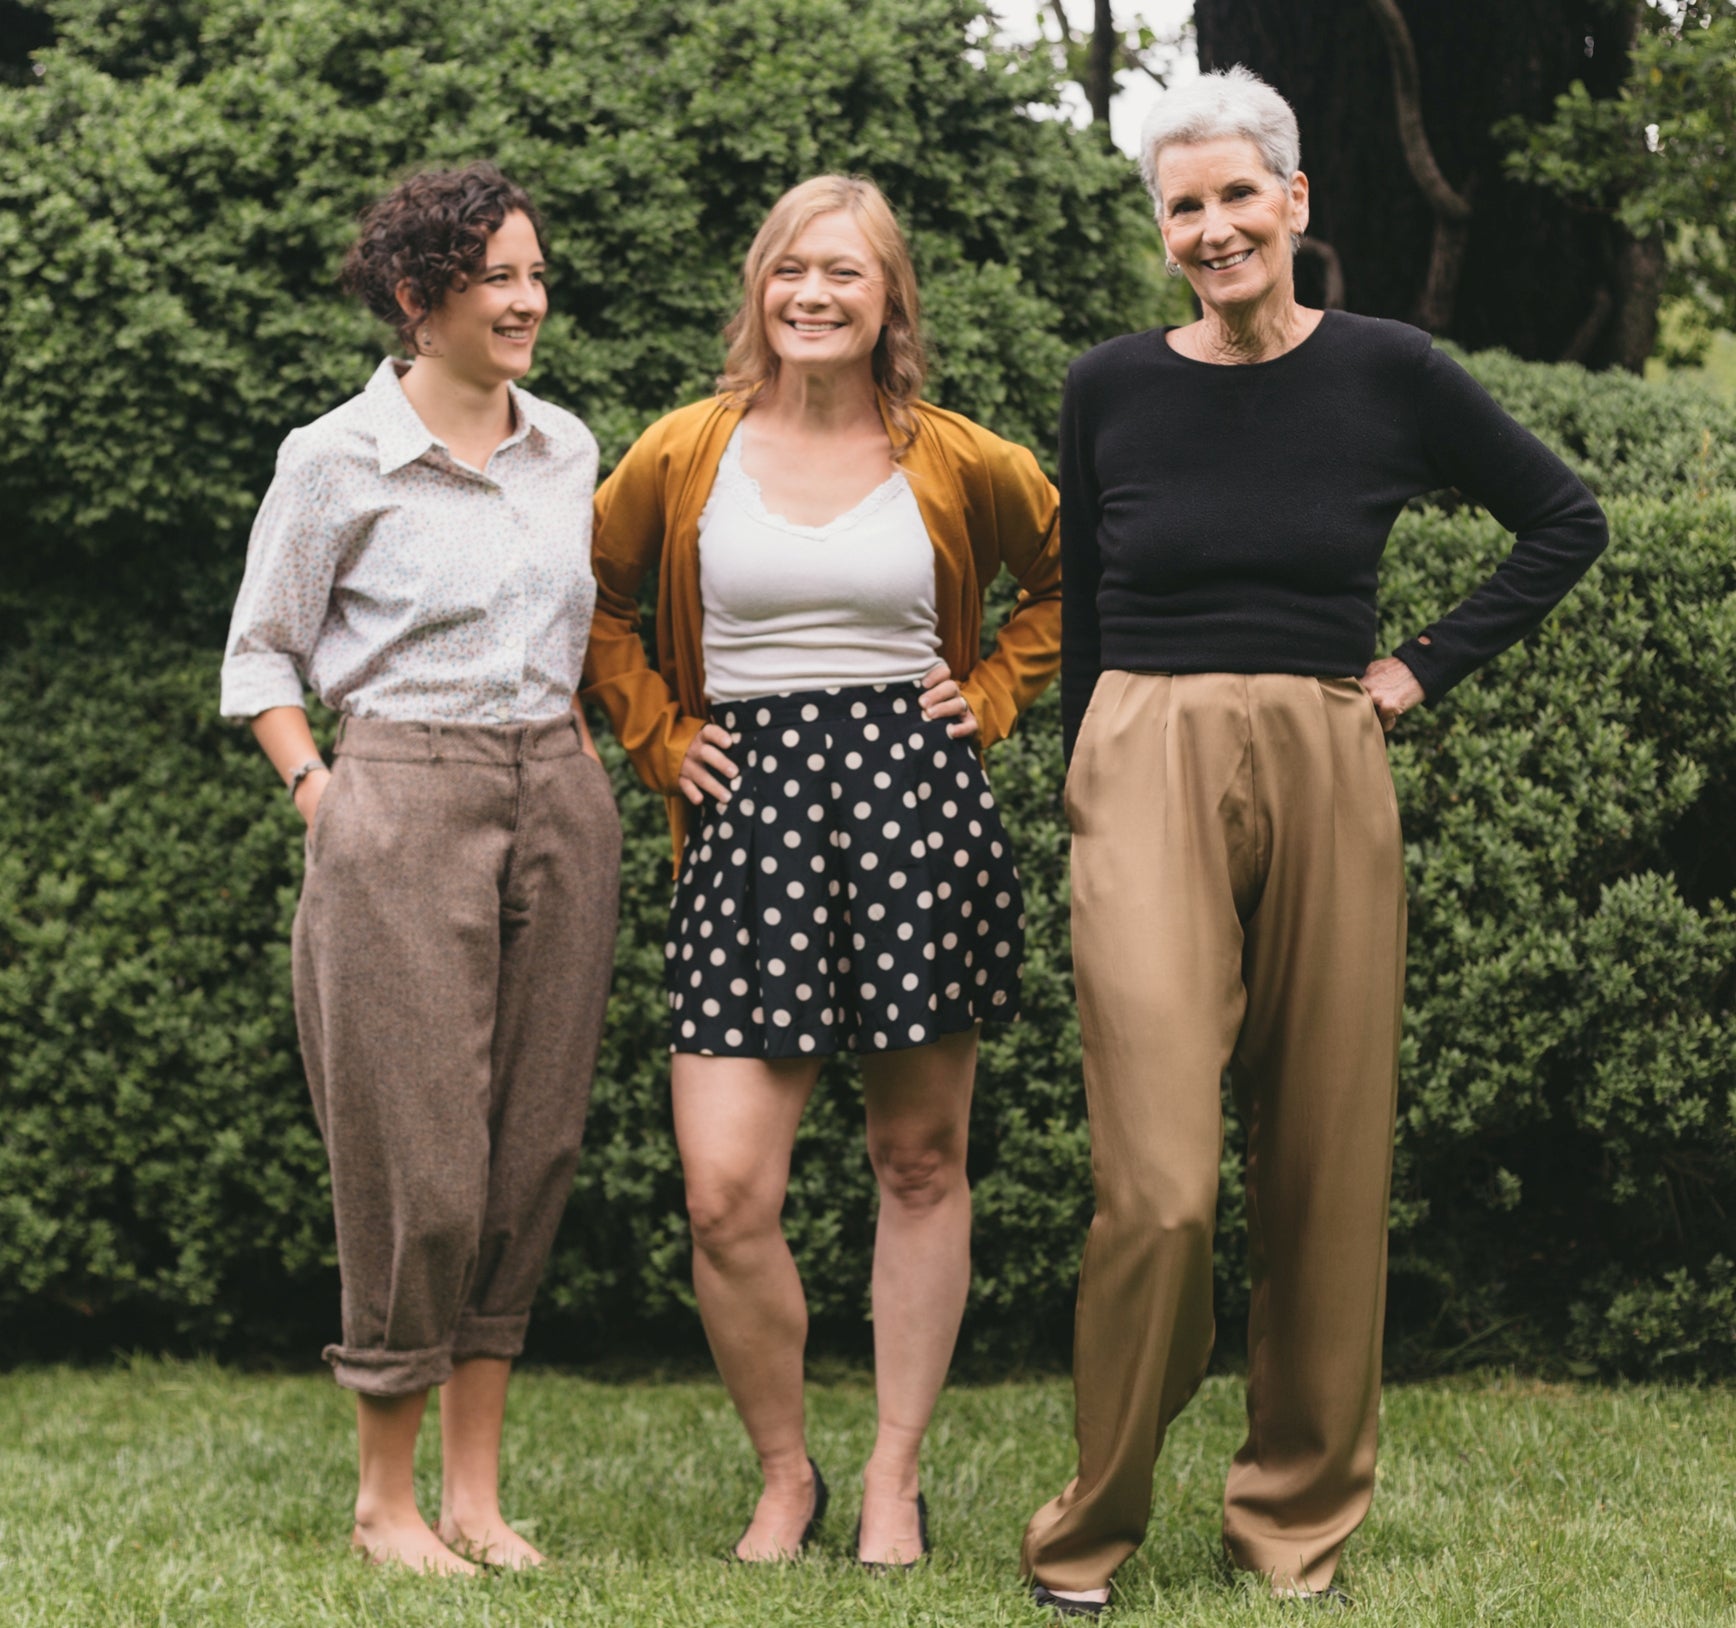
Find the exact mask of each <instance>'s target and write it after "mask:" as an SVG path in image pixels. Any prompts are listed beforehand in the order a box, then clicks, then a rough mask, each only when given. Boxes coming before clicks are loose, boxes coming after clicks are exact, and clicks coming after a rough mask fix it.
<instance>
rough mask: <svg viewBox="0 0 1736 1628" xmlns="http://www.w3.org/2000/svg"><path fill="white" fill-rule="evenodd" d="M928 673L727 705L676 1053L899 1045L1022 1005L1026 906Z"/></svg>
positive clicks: (702, 842) (688, 915) (684, 940)
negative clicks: (930, 705) (929, 706)
mask: <svg viewBox="0 0 1736 1628" xmlns="http://www.w3.org/2000/svg"><path fill="white" fill-rule="evenodd" d="M920 694H921V686H920V685H917V684H872V685H860V686H853V687H850V688H847V689H836V690H804V691H800V692H798V693H796V694H793V695H774V696H766V697H764V698H762V699H760V700H757V701H733V702H724V703H719V704H717V705H715V706H713V708H712V720H713V722H715V723H719V724H722V725H723V727H724V728H725V729H727V730H729V731H730V733H731V734H732V735H734V736H735V737H736V741H737V744H736V745H735V747H734V748H733V750H732V751H731V753H730V756H731V758H732V759H733V761H734V763H735V765H736V767H737V769H739V770H740V776H739V778H738V779H737V780H736V781H735V782H734V783H733V785H732V787H731V790H732V793H733V795H732V796H731V798H730V800H729V802H728V803H727V804H725V805H723V806H721V807H720V806H719V805H718V804H716V803H715V802H713V801H712V800H711V799H710V798H707V799H706V801H705V802H704V803H703V804H702V805H701V807H700V808H699V810H698V818H697V820H692V821H690V822H689V836H688V840H687V847H686V850H685V853H684V855H683V859H682V866H681V872H680V876H679V878H678V879H677V881H676V885H675V898H674V902H673V903H672V904H671V905H670V910H669V940H668V943H667V944H666V945H665V946H664V950H665V956H666V960H665V963H664V965H665V983H666V987H667V990H668V998H669V1020H670V1048H671V1049H672V1050H674V1051H687V1052H698V1053H701V1054H703V1055H705V1056H717V1057H803V1056H823V1055H825V1054H826V1053H828V1052H835V1051H899V1050H902V1049H903V1048H905V1047H908V1046H921V1045H926V1044H927V1043H928V1042H930V1041H932V1040H935V1039H938V1038H939V1037H940V1036H941V1035H944V1034H953V1033H956V1032H958V1031H959V1030H963V1029H968V1028H970V1027H971V1026H972V1025H974V1024H977V1023H982V1022H995V1023H1010V1022H1012V1021H1013V1019H1014V1018H1015V1017H1017V1015H1018V1009H1019V975H1020V972H1021V970H1022V967H1021V963H1022V962H1023V960H1024V945H1025V916H1024V900H1023V898H1022V896H1021V894H1020V891H1019V872H1018V869H1017V867H1016V866H1015V865H1014V864H1013V855H1012V848H1011V845H1010V844H1009V843H1008V841H1007V834H1006V831H1005V830H1004V829H1003V828H1002V826H1001V820H1000V815H999V813H998V812H997V811H996V809H995V800H994V796H993V794H992V793H991V792H990V791H989V784H988V780H987V777H986V776H985V775H984V774H983V768H982V763H981V761H980V759H979V758H978V757H977V754H976V750H975V748H974V747H973V746H972V745H971V743H970V742H969V741H968V740H954V739H952V738H951V737H950V736H949V735H948V734H947V732H946V724H945V723H944V722H943V721H941V720H938V719H937V720H935V721H934V722H933V723H928V722H925V721H924V720H923V717H922V710H921V707H920V705H919V704H918V699H917V698H918V696H919V695H920Z"/></svg>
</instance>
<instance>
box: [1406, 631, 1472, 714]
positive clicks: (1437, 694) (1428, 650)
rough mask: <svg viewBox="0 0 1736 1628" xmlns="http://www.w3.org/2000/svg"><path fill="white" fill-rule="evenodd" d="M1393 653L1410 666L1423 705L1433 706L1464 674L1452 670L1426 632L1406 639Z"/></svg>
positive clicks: (1438, 647)
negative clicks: (1419, 689)
mask: <svg viewBox="0 0 1736 1628" xmlns="http://www.w3.org/2000/svg"><path fill="white" fill-rule="evenodd" d="M1393 655H1394V656H1395V657H1396V658H1397V659H1398V660H1399V661H1402V662H1403V663H1404V664H1405V666H1407V667H1408V668H1410V670H1411V672H1412V674H1413V675H1414V676H1415V678H1416V681H1417V683H1419V684H1420V685H1422V687H1423V704H1424V705H1425V706H1433V705H1434V703H1435V702H1437V701H1438V700H1440V698H1441V697H1442V696H1443V695H1445V694H1446V693H1447V691H1448V690H1450V689H1451V688H1452V687H1453V686H1454V685H1455V684H1457V683H1458V682H1459V680H1460V679H1461V678H1462V677H1463V676H1464V675H1463V674H1462V673H1455V672H1454V671H1453V670H1452V664H1451V663H1450V662H1449V661H1448V660H1447V658H1446V657H1445V656H1443V655H1442V654H1441V651H1440V646H1439V645H1438V644H1436V643H1434V642H1433V640H1432V639H1431V638H1430V636H1429V635H1428V634H1426V633H1421V634H1418V635H1417V637H1416V638H1414V639H1406V640H1405V642H1404V643H1403V644H1401V645H1400V646H1399V647H1398V649H1396V650H1395V651H1393Z"/></svg>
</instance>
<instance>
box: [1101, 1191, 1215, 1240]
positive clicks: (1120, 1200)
mask: <svg viewBox="0 0 1736 1628" xmlns="http://www.w3.org/2000/svg"><path fill="white" fill-rule="evenodd" d="M1217 1206H1218V1195H1217V1187H1216V1184H1215V1183H1214V1184H1210V1185H1206V1184H1198V1185H1194V1186H1186V1185H1178V1184H1168V1185H1164V1184H1153V1185H1150V1186H1145V1185H1141V1184H1137V1183H1130V1184H1127V1185H1125V1186H1118V1187H1115V1188H1112V1189H1110V1190H1108V1191H1104V1190H1101V1189H1100V1190H1099V1192H1098V1194H1097V1219H1096V1222H1095V1225H1096V1226H1099V1227H1101V1228H1102V1229H1103V1230H1104V1231H1106V1232H1110V1233H1113V1234H1114V1235H1115V1237H1116V1238H1117V1240H1118V1242H1119V1243H1120V1244H1121V1245H1122V1246H1123V1247H1129V1248H1133V1249H1141V1248H1148V1249H1158V1250H1163V1251H1166V1252H1167V1251H1173V1250H1181V1251H1183V1252H1186V1251H1190V1250H1197V1249H1205V1250H1207V1251H1208V1252H1209V1251H1210V1249H1211V1247H1212V1233H1213V1231H1214V1229H1215V1227H1216V1224H1217Z"/></svg>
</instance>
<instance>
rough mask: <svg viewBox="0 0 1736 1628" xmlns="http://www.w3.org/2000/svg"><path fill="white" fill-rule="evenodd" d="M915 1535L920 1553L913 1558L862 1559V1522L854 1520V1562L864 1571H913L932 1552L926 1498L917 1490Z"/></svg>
mask: <svg viewBox="0 0 1736 1628" xmlns="http://www.w3.org/2000/svg"><path fill="white" fill-rule="evenodd" d="M916 1535H917V1537H918V1538H919V1539H920V1540H921V1543H922V1553H921V1554H920V1555H918V1556H917V1557H916V1559H915V1560H864V1559H863V1558H862V1522H861V1521H860V1520H858V1521H857V1522H856V1542H855V1548H856V1564H857V1565H858V1566H860V1567H861V1568H862V1569H863V1570H864V1571H871V1572H891V1571H915V1570H916V1568H917V1567H918V1566H919V1565H921V1564H922V1562H923V1561H925V1560H926V1559H928V1557H929V1556H930V1555H931V1554H933V1553H934V1551H933V1550H932V1549H931V1548H930V1547H929V1546H928V1500H927V1499H926V1498H924V1497H923V1496H922V1494H921V1493H920V1492H919V1493H917V1495H916Z"/></svg>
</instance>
